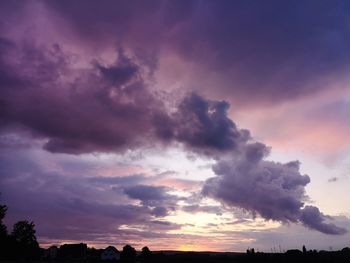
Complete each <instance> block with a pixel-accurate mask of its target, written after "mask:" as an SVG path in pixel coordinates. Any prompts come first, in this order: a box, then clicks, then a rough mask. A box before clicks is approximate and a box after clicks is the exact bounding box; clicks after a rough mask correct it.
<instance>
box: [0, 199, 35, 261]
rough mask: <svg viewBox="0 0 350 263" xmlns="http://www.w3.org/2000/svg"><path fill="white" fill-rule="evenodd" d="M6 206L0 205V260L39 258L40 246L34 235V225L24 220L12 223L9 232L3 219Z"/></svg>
mask: <svg viewBox="0 0 350 263" xmlns="http://www.w3.org/2000/svg"><path fill="white" fill-rule="evenodd" d="M6 211H7V206H6V205H0V251H1V253H0V260H11V259H12V260H36V259H40V255H41V253H40V247H39V244H38V242H37V240H36V236H35V225H34V223H33V222H29V221H26V220H23V221H19V222H17V223H16V224H14V225H13V229H12V231H11V233H10V234H8V232H7V228H6V226H5V225H4V224H3V219H4V217H5V215H6Z"/></svg>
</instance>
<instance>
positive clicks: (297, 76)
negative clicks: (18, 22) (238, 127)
mask: <svg viewBox="0 0 350 263" xmlns="http://www.w3.org/2000/svg"><path fill="white" fill-rule="evenodd" d="M45 6H46V8H47V10H49V12H52V13H54V14H55V15H59V16H62V17H64V18H65V19H66V20H67V21H68V24H69V25H70V28H71V29H72V30H73V32H74V33H73V34H74V35H78V36H79V37H80V38H82V39H83V40H84V41H87V42H90V43H92V44H95V45H96V43H98V44H99V45H105V43H108V42H111V41H117V42H127V43H128V45H129V46H130V47H133V48H135V49H143V50H154V49H156V50H165V51H167V52H170V53H172V54H176V55H177V56H178V57H180V58H181V59H183V60H185V61H189V62H194V63H195V64H197V65H200V66H199V67H200V68H201V69H202V70H204V73H202V74H201V75H200V76H199V78H198V79H197V80H199V79H200V78H201V77H202V75H203V74H204V75H206V73H211V72H215V73H216V74H218V76H219V77H218V78H216V79H215V80H216V81H217V82H219V81H220V83H221V85H219V86H215V95H217V94H218V93H219V94H220V95H221V96H225V97H227V96H230V97H231V98H233V99H235V98H236V102H237V103H242V101H244V103H250V104H260V103H266V102H274V103H278V102H280V101H285V100H291V99H295V98H298V97H302V96H305V95H310V94H312V93H313V92H318V91H320V90H322V89H325V88H326V86H327V85H320V84H321V83H324V82H326V81H327V77H332V76H333V75H334V74H335V75H338V76H341V74H342V73H341V72H340V71H341V70H342V69H345V68H348V67H349V59H350V56H349V53H348V51H347V46H348V43H349V37H348V36H349V29H348V27H346V26H345V25H346V24H347V22H348V20H349V18H348V14H347V11H346V10H347V9H348V7H349V4H348V3H346V2H344V1H338V2H336V3H329V2H327V1H322V3H320V2H319V1H309V2H308V3H304V2H302V3H290V2H289V1H273V0H272V1H269V2H268V3H265V2H264V3H259V2H246V1H234V2H232V1H220V2H219V3H217V2H212V1H185V3H182V2H181V3H178V2H173V1H152V3H142V4H141V5H140V3H137V4H136V2H135V1H118V2H114V1H104V2H103V3H99V4H98V5H97V4H96V1H85V2H84V4H83V5H81V4H77V3H71V2H70V1H49V2H47V1H46V2H45ZM150 35H151V36H152V37H149V36H150ZM96 36H98V37H96ZM140 43H142V45H140ZM199 72H200V71H199ZM202 72H203V71H202ZM206 76H207V77H208V78H209V76H208V74H207V75H206ZM320 76H323V77H322V78H321V77H320ZM193 78H196V77H193ZM201 89H202V90H206V91H207V92H208V93H209V94H213V93H214V92H213V90H212V88H211V87H201ZM237 98H239V99H237Z"/></svg>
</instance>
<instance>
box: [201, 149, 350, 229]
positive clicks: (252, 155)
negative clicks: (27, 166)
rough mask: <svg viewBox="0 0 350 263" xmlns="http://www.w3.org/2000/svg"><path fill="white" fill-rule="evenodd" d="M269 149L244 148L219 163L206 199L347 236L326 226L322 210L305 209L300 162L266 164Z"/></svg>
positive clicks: (305, 179)
mask: <svg viewBox="0 0 350 263" xmlns="http://www.w3.org/2000/svg"><path fill="white" fill-rule="evenodd" d="M268 152H269V151H268V148H267V147H266V146H264V145H263V144H261V143H253V144H250V143H249V144H246V145H242V148H241V154H238V155H237V154H236V155H232V156H229V157H227V158H226V159H223V160H220V161H218V162H217V163H216V164H215V165H214V167H213V170H214V172H215V173H216V175H217V176H216V177H213V178H209V179H208V180H207V181H206V182H205V184H204V186H203V189H202V193H203V194H204V195H205V196H209V197H212V198H214V199H217V200H219V201H221V202H222V203H223V204H225V205H227V206H229V207H240V208H242V209H244V210H245V211H248V212H251V213H252V214H253V215H260V216H262V217H263V218H265V219H267V220H275V221H280V222H283V223H287V222H294V223H296V222H302V223H303V224H304V225H305V226H307V227H309V228H311V229H315V230H318V231H320V232H323V233H325V234H344V233H345V232H346V229H344V228H340V227H337V226H335V225H333V224H331V223H326V222H325V221H326V220H327V219H330V217H327V216H325V215H323V214H322V213H320V211H319V210H318V208H316V207H312V206H305V207H304V202H305V201H308V196H306V194H305V186H306V185H307V184H308V183H309V182H310V178H309V176H307V175H302V174H300V172H299V162H297V161H294V162H289V163H285V164H282V163H277V162H272V161H266V160H264V158H265V157H266V156H267V154H268Z"/></svg>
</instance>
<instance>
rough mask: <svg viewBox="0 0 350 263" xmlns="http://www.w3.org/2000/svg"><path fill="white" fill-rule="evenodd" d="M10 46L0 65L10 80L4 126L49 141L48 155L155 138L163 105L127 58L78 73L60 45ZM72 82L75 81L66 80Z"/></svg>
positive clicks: (3, 108) (4, 96) (5, 90)
mask: <svg viewBox="0 0 350 263" xmlns="http://www.w3.org/2000/svg"><path fill="white" fill-rule="evenodd" d="M6 45H7V46H6V47H4V48H3V49H2V52H1V60H0V76H6V77H2V80H4V79H5V80H6V81H5V80H4V81H2V83H1V87H0V89H1V94H2V97H1V100H0V107H1V113H0V119H1V122H2V123H3V124H4V125H3V127H9V126H13V127H17V128H18V127H24V128H26V129H29V130H31V131H33V132H34V133H35V135H37V136H41V137H43V138H48V141H47V143H46V144H45V146H44V148H45V149H47V150H48V151H51V152H66V153H75V154H79V153H85V152H94V151H104V152H106V151H107V152H108V151H115V150H123V149H125V148H129V147H131V146H132V145H134V146H135V145H140V144H142V141H147V139H148V138H147V137H149V136H152V133H153V129H154V125H153V124H152V123H153V119H154V118H155V117H156V116H159V115H162V114H164V113H163V112H164V109H163V106H162V102H161V101H159V100H157V99H156V98H155V97H154V96H153V95H152V94H151V93H150V92H149V91H148V90H147V89H146V87H145V85H144V83H143V80H142V78H141V77H140V75H139V72H138V67H137V66H136V65H135V63H134V62H133V61H132V60H131V59H129V58H127V57H125V55H124V54H123V53H122V52H119V53H118V54H119V59H118V60H117V61H116V63H115V64H114V65H111V66H110V67H107V66H101V65H100V64H97V65H96V67H95V68H93V69H90V70H86V71H84V70H81V71H79V72H74V69H72V68H71V67H69V57H68V56H65V54H63V52H62V51H61V49H60V47H59V46H57V45H56V46H53V47H52V48H51V49H45V48H43V49H41V50H39V47H33V46H30V47H28V46H24V47H23V46H18V45H16V44H14V43H11V45H10V44H6ZM12 49H13V50H14V51H12ZM12 53H16V54H17V55H16V56H15V55H13V56H11V55H12ZM69 77H71V78H73V80H72V81H67V80H65V79H67V78H69ZM142 138H143V139H142Z"/></svg>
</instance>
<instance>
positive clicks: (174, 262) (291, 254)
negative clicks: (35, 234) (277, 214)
mask: <svg viewBox="0 0 350 263" xmlns="http://www.w3.org/2000/svg"><path fill="white" fill-rule="evenodd" d="M2 262H4V263H27V262H31V263H68V262H75V263H79V262H86V263H90V262H98V263H106V262H110V263H112V262H115V263H143V262H146V263H187V262H188V263H190V262H194V263H226V262H227V263H228V262H231V263H235V262H237V263H239V262H276V263H277V262H278V263H279V262H281V263H283V262H286V263H288V262H296V263H303V262H321V263H322V262H329V263H333V262H334V263H338V262H339V263H350V252H348V251H346V252H343V251H334V252H330V251H324V252H322V251H321V252H312V251H310V252H307V253H301V251H288V252H286V253H274V254H273V253H254V254H246V253H230V252H228V253H213V252H175V251H174V252H171V251H166V252H165V251H164V252H153V253H152V255H151V257H150V258H149V259H148V260H142V259H140V258H136V260H135V261H100V260H97V259H95V260H92V259H84V260H76V259H75V260H36V261H18V260H17V261H2Z"/></svg>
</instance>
